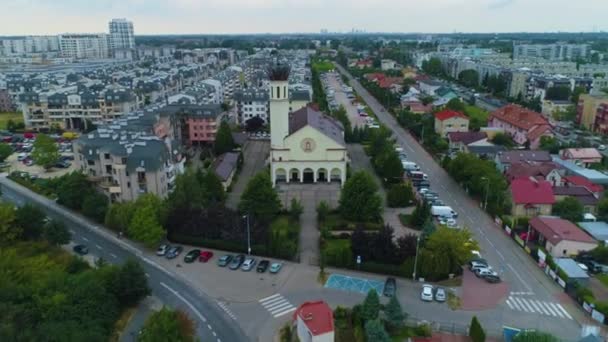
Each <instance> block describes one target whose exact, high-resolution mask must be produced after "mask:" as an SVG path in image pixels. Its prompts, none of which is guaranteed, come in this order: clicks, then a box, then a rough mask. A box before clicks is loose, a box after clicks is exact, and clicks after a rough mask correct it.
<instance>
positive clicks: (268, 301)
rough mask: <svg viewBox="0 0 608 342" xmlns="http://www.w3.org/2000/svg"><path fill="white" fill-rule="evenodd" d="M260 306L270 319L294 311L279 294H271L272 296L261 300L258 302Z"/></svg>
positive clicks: (293, 307)
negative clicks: (269, 315)
mask: <svg viewBox="0 0 608 342" xmlns="http://www.w3.org/2000/svg"><path fill="white" fill-rule="evenodd" d="M259 302H260V304H262V306H263V307H264V309H266V310H267V311H268V312H270V314H271V315H272V317H274V318H277V317H281V316H283V315H286V314H288V313H290V312H292V311H295V310H296V307H295V306H293V305H292V304H291V303H290V302H289V301H288V300H287V299H286V298H285V297H283V296H282V295H281V294H280V293H276V294H273V295H272V296H269V297H266V298H262V299H260V300H259Z"/></svg>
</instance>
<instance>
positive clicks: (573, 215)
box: [552, 196, 584, 222]
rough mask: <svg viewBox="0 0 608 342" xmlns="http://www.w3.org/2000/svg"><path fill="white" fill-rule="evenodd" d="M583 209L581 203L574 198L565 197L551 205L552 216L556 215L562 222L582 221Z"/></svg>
mask: <svg viewBox="0 0 608 342" xmlns="http://www.w3.org/2000/svg"><path fill="white" fill-rule="evenodd" d="M583 212H584V208H583V205H582V204H581V202H579V201H578V200H577V199H576V198H574V197H570V196H568V197H566V198H564V199H563V200H561V201H558V202H556V203H555V204H553V210H552V213H553V215H557V216H559V217H561V218H563V219H564V220H568V221H571V222H580V221H582V220H583Z"/></svg>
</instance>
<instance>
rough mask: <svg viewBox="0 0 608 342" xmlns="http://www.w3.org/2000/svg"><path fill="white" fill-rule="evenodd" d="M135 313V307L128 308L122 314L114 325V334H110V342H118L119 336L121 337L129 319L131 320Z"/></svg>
mask: <svg viewBox="0 0 608 342" xmlns="http://www.w3.org/2000/svg"><path fill="white" fill-rule="evenodd" d="M136 311H137V307H136V306H135V307H132V308H128V309H126V310H125V311H123V312H122V314H121V315H120V318H119V319H118V321H116V323H115V324H114V332H113V333H112V336H110V339H109V340H110V342H118V341H120V335H122V333H123V331H124V330H125V328H126V327H127V324H129V321H130V320H131V318H133V316H134V315H135V312H136Z"/></svg>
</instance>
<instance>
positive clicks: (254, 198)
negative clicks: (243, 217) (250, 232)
mask: <svg viewBox="0 0 608 342" xmlns="http://www.w3.org/2000/svg"><path fill="white" fill-rule="evenodd" d="M280 210H281V201H280V200H279V196H278V195H277V192H276V191H275V189H274V188H273V187H272V181H271V180H270V175H269V174H268V172H260V173H258V174H257V175H255V176H253V178H251V179H250V180H249V182H248V183H247V186H246V187H245V191H243V194H242V195H241V200H240V202H239V211H241V212H244V213H249V214H252V215H253V216H254V217H255V218H256V219H258V220H261V221H263V222H270V221H271V220H272V219H273V218H274V217H275V216H276V215H277V214H278V213H279V211H280Z"/></svg>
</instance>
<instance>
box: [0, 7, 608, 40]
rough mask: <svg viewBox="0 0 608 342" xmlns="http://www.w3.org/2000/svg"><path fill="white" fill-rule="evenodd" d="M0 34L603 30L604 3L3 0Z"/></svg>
mask: <svg viewBox="0 0 608 342" xmlns="http://www.w3.org/2000/svg"><path fill="white" fill-rule="evenodd" d="M0 13H2V15H1V16H0V35H31V34H58V33H65V32H70V33H74V32H107V31H108V24H107V23H108V21H109V20H110V19H111V18H127V19H129V20H131V21H133V23H134V26H135V33H136V34H179V33H181V34H222V33H291V32H319V31H320V30H321V29H327V30H329V31H330V32H345V31H350V30H352V29H353V28H354V29H357V30H365V31H367V32H429V33H452V32H556V31H568V32H580V31H585V32H589V31H595V30H608V22H607V21H606V20H605V18H606V17H605V15H606V13H608V0H0Z"/></svg>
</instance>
